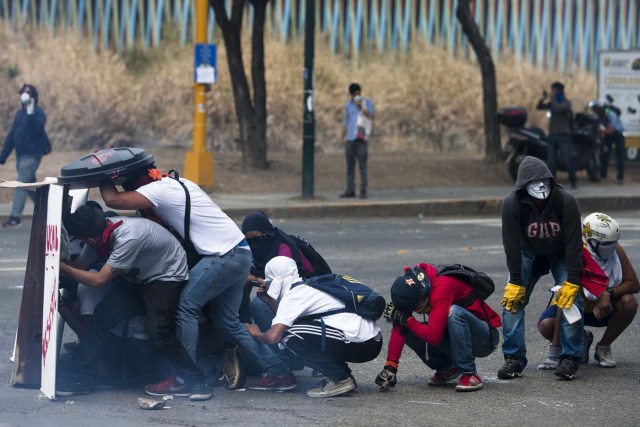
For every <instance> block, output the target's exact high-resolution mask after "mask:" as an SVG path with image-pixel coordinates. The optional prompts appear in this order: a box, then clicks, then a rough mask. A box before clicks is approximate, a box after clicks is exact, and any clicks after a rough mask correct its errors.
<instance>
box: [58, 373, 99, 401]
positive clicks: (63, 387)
mask: <svg viewBox="0 0 640 427" xmlns="http://www.w3.org/2000/svg"><path fill="white" fill-rule="evenodd" d="M91 392H92V384H91V380H90V379H89V377H87V376H84V375H79V374H74V375H73V376H72V377H71V379H69V380H68V381H61V382H60V384H56V396H61V397H66V396H77V395H81V394H89V393H91Z"/></svg>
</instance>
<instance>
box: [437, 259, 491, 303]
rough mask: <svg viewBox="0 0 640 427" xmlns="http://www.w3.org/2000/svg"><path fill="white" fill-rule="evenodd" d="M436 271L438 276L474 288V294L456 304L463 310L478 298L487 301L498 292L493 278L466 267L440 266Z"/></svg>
mask: <svg viewBox="0 0 640 427" xmlns="http://www.w3.org/2000/svg"><path fill="white" fill-rule="evenodd" d="M436 271H437V273H436V276H452V277H455V278H456V279H459V280H462V281H463V282H465V283H468V284H469V285H470V286H471V287H472V288H473V292H472V293H471V294H470V295H469V296H468V297H466V298H464V299H463V300H461V301H456V302H454V304H455V305H458V306H460V307H463V308H465V307H468V306H470V305H471V304H472V303H473V301H475V299H476V298H481V299H482V300H483V301H484V300H486V299H487V298H489V296H490V295H491V294H492V293H493V292H494V291H495V290H496V285H495V283H493V280H492V279H491V277H489V276H487V275H486V274H485V273H482V272H480V271H476V270H474V269H473V268H471V267H467V266H466V265H462V264H438V265H437V267H436Z"/></svg>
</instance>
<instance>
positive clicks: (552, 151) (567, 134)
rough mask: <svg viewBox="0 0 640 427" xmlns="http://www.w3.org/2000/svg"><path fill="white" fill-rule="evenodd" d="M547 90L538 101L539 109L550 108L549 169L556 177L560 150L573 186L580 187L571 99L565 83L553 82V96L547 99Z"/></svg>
mask: <svg viewBox="0 0 640 427" xmlns="http://www.w3.org/2000/svg"><path fill="white" fill-rule="evenodd" d="M547 97H548V94H547V91H544V92H542V98H540V100H539V101H538V105H537V107H536V108H537V109H538V110H549V114H550V116H549V146H548V147H547V159H548V164H549V169H550V170H551V173H552V174H553V176H554V177H555V175H556V171H557V170H558V162H557V155H558V150H560V153H561V154H562V160H563V161H564V164H565V168H566V169H567V172H568V173H569V182H571V188H577V187H578V178H576V166H575V163H574V161H573V153H572V146H571V144H572V143H571V118H572V116H573V112H572V111H571V101H569V100H568V99H567V97H566V96H565V94H564V85H563V84H562V83H560V82H554V83H552V84H551V96H550V97H549V98H548V99H547Z"/></svg>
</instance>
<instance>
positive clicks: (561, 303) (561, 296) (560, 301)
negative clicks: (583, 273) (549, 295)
mask: <svg viewBox="0 0 640 427" xmlns="http://www.w3.org/2000/svg"><path fill="white" fill-rule="evenodd" d="M579 290H580V285H574V284H573V283H571V282H564V285H562V287H561V288H560V290H559V291H558V292H556V299H555V301H556V305H557V306H558V308H569V307H571V306H572V305H573V302H574V301H575V300H576V295H578V291H579Z"/></svg>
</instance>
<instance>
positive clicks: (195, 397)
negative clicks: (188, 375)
mask: <svg viewBox="0 0 640 427" xmlns="http://www.w3.org/2000/svg"><path fill="white" fill-rule="evenodd" d="M212 397H213V387H211V386H210V385H208V384H205V383H200V384H195V385H194V386H192V387H191V394H189V400H191V401H193V402H199V401H203V400H209V399H211V398H212Z"/></svg>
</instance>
